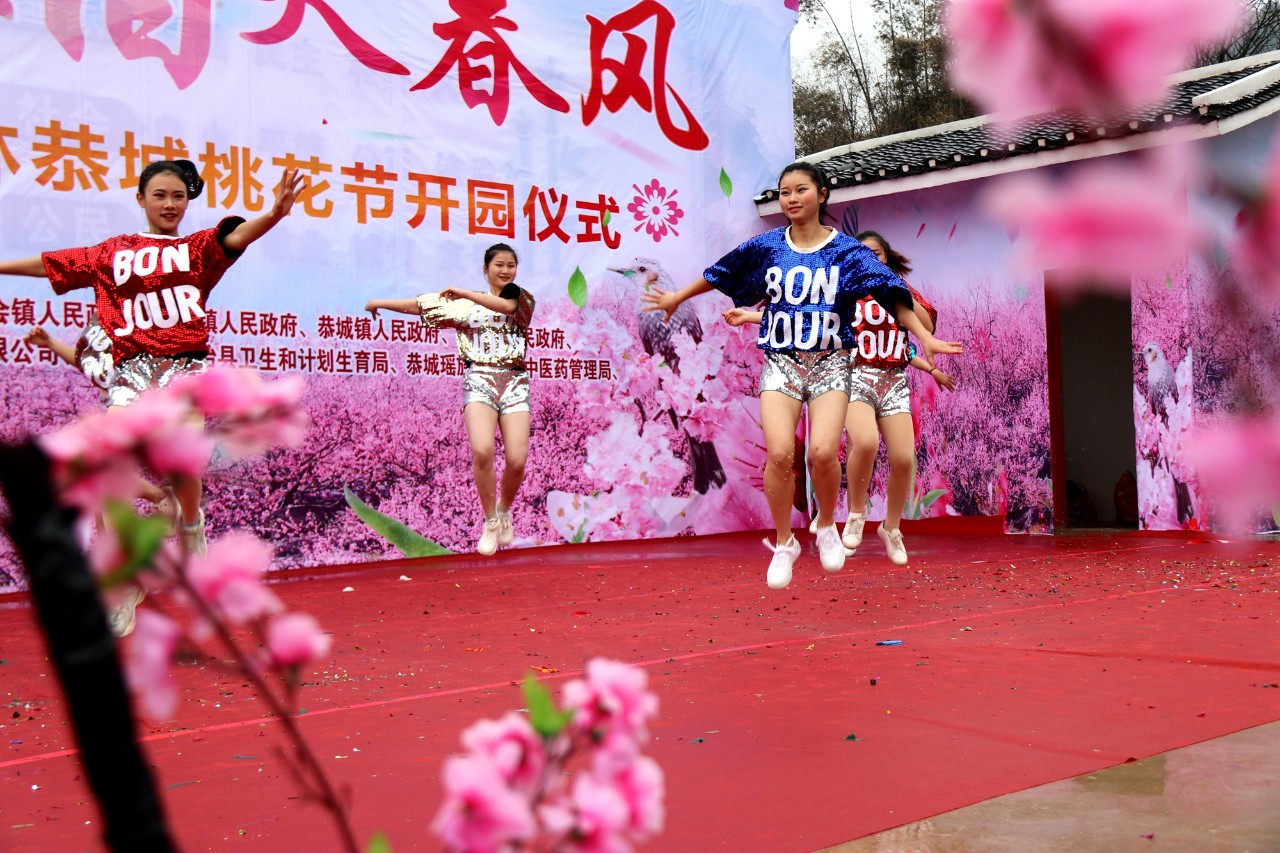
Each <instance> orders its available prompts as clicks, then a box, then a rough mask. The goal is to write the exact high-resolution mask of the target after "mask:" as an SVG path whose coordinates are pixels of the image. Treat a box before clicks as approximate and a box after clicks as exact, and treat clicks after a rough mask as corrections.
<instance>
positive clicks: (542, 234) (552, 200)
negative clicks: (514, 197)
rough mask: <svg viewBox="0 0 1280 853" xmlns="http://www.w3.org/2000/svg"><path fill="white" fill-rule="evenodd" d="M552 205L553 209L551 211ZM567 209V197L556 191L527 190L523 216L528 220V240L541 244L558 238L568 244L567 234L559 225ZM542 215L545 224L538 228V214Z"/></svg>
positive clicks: (535, 188) (536, 188)
mask: <svg viewBox="0 0 1280 853" xmlns="http://www.w3.org/2000/svg"><path fill="white" fill-rule="evenodd" d="M553 205H554V209H553ZM568 207H569V197H568V196H566V195H562V194H561V193H558V192H556V190H555V189H554V188H553V189H550V190H542V189H539V188H538V187H536V186H535V187H532V188H531V189H530V190H529V197H528V198H526V199H525V202H524V208H523V210H524V216H525V219H527V220H529V240H530V241H536V242H539V243H541V242H543V241H544V240H548V239H550V238H552V237H557V238H559V240H560V242H561V243H568V242H569V235H568V233H567V232H566V231H565V230H564V229H563V228H561V227H560V223H561V222H563V221H564V214H565V210H566V209H568ZM539 213H541V214H542V219H543V220H544V221H545V222H546V223H547V224H546V226H545V227H543V228H539V227H538V214H539Z"/></svg>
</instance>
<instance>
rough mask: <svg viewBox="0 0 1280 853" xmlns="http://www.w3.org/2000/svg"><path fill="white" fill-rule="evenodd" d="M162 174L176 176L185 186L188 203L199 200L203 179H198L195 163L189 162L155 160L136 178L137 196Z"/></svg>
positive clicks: (198, 174)
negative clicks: (153, 179)
mask: <svg viewBox="0 0 1280 853" xmlns="http://www.w3.org/2000/svg"><path fill="white" fill-rule="evenodd" d="M164 172H168V173H169V174H170V175H175V176H177V178H178V180H180V181H182V183H184V184H186V187H187V199H188V200H189V201H190V200H193V199H197V198H199V197H200V193H201V192H203V191H204V178H201V177H200V173H199V172H198V171H197V170H196V164H195V163H192V162H191V161H190V160H157V161H156V162H154V163H150V164H148V165H147V168H145V169H143V170H142V174H141V175H140V176H139V177H138V194H139V195H142V194H144V193H145V192H146V191H147V184H148V183H150V182H151V179H152V178H154V177H155V176H156V175H159V174H162V173H164Z"/></svg>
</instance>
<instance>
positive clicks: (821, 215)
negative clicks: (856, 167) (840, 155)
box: [778, 160, 835, 222]
mask: <svg viewBox="0 0 1280 853" xmlns="http://www.w3.org/2000/svg"><path fill="white" fill-rule="evenodd" d="M792 172H804V173H805V174H806V175H808V176H809V177H810V178H812V179H813V185H814V186H816V187H817V188H818V194H819V197H821V196H822V194H823V193H826V198H822V200H821V201H819V202H818V221H819V222H821V221H822V220H824V219H831V216H830V214H829V213H827V199H829V198H831V189H830V188H829V187H828V186H827V173H826V172H824V171H822V167H821V166H818V165H817V164H815V163H808V162H806V161H804V160H797V161H796V162H794V163H792V164H791V165H790V166H787V167H786V168H785V169H783V170H782V171H781V172H780V173H779V174H778V186H782V179H783V178H785V177H786V176H787V175H789V174H791V173H792ZM831 221H832V222H835V220H834V219H832V220H831Z"/></svg>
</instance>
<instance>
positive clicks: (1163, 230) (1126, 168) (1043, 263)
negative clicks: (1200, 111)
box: [982, 152, 1203, 293]
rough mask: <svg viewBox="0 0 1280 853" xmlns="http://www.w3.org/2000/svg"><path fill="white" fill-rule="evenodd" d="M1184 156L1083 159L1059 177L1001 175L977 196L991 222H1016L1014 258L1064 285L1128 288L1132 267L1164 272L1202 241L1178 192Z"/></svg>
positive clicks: (1148, 271)
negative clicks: (1017, 238)
mask: <svg viewBox="0 0 1280 853" xmlns="http://www.w3.org/2000/svg"><path fill="white" fill-rule="evenodd" d="M1186 165H1187V157H1186V155H1185V154H1184V153H1182V152H1165V153H1161V154H1159V155H1149V156H1147V157H1144V158H1141V159H1138V160H1125V161H1123V162H1121V163H1109V162H1106V163H1090V164H1087V165H1083V166H1080V167H1078V168H1076V169H1075V170H1073V171H1072V172H1071V173H1070V174H1069V175H1068V176H1067V177H1066V178H1064V179H1062V180H1061V181H1060V182H1057V183H1055V182H1052V181H1050V180H1049V179H1048V178H1045V177H1043V176H1039V175H1017V176H1012V177H1009V178H1006V179H1004V180H1002V181H1000V182H999V183H997V184H996V185H995V186H994V187H993V188H992V189H990V190H988V191H987V192H986V193H985V194H984V196H983V198H982V204H983V206H984V208H985V209H986V211H987V212H988V214H989V215H990V216H991V217H992V218H993V219H995V220H996V221H998V222H1002V223H1006V224H1008V223H1015V222H1016V223H1018V224H1019V225H1020V230H1021V238H1020V239H1021V242H1022V244H1023V245H1022V248H1021V251H1020V252H1019V255H1018V258H1017V261H1018V263H1019V264H1020V265H1021V266H1023V267H1024V268H1026V269H1030V270H1049V269H1052V270H1057V271H1060V273H1061V276H1062V278H1061V281H1062V283H1063V284H1064V285H1066V286H1068V287H1076V288H1085V287H1098V288H1103V289H1107V288H1115V289H1117V290H1119V291H1121V292H1124V293H1128V292H1129V290H1130V278H1131V276H1132V275H1134V274H1141V273H1159V272H1163V271H1164V270H1165V269H1166V268H1167V267H1168V266H1169V265H1170V264H1171V263H1173V262H1174V261H1175V260H1176V259H1177V258H1178V257H1179V256H1181V255H1184V254H1185V253H1186V252H1187V251H1188V250H1190V249H1194V248H1195V247H1196V246H1198V245H1200V244H1201V243H1202V242H1203V236H1202V234H1201V232H1200V231H1199V229H1198V228H1197V227H1196V226H1195V225H1194V224H1193V223H1192V221H1191V219H1190V217H1189V216H1188V215H1187V209H1186V201H1185V198H1184V196H1183V194H1182V187H1183V178H1184V177H1185V175H1186Z"/></svg>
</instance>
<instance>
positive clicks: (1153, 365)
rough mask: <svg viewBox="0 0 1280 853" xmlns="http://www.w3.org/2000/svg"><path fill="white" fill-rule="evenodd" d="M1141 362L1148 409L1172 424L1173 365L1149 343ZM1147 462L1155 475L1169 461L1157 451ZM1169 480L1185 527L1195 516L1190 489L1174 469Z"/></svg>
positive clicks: (1175, 397)
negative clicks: (1162, 458)
mask: <svg viewBox="0 0 1280 853" xmlns="http://www.w3.org/2000/svg"><path fill="white" fill-rule="evenodd" d="M1142 361H1143V362H1144V363H1145V364H1146V365H1147V406H1149V407H1150V409H1151V412H1152V414H1158V415H1159V416H1160V419H1161V420H1162V421H1164V424H1165V426H1166V427H1167V426H1168V425H1169V414H1170V413H1171V412H1172V411H1173V408H1174V406H1176V405H1178V403H1179V400H1178V377H1177V374H1176V373H1175V372H1174V369H1173V365H1171V364H1170V363H1169V360H1168V359H1167V358H1165V357H1164V350H1162V349H1160V345H1159V344H1158V343H1156V342H1155V341H1147V344H1146V346H1144V347H1143V348H1142ZM1147 461H1148V462H1150V463H1151V471H1152V473H1154V472H1155V469H1156V466H1157V465H1158V464H1161V463H1162V462H1163V464H1164V465H1165V466H1166V467H1167V466H1168V465H1169V460H1160V459H1158V458H1156V451H1154V450H1153V451H1152V452H1151V453H1150V454H1148V459H1147ZM1169 478H1170V479H1171V480H1172V481H1173V495H1174V500H1175V502H1176V504H1177V510H1178V521H1179V522H1181V523H1183V524H1185V523H1186V522H1187V521H1188V520H1189V519H1190V518H1191V517H1192V516H1193V515H1195V507H1194V506H1193V504H1192V501H1191V489H1190V488H1189V487H1188V486H1187V484H1186V483H1184V482H1182V481H1181V480H1179V479H1178V478H1177V477H1175V476H1173V472H1172V470H1170V472H1169Z"/></svg>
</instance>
